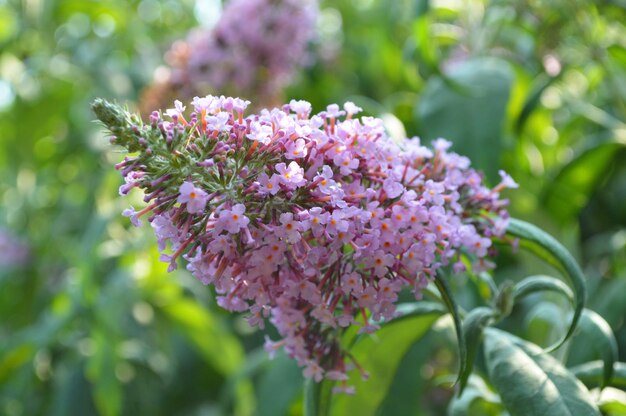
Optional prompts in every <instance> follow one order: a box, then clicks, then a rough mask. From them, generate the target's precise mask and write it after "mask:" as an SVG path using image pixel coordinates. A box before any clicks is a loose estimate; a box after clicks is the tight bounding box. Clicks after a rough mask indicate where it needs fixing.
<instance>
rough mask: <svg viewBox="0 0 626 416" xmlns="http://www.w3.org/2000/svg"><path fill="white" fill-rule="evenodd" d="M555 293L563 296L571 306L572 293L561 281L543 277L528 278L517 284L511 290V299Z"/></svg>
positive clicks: (572, 301)
mask: <svg viewBox="0 0 626 416" xmlns="http://www.w3.org/2000/svg"><path fill="white" fill-rule="evenodd" d="M545 291H551V292H557V293H560V294H562V295H563V296H565V297H566V298H567V299H568V300H569V301H570V302H571V303H572V304H573V303H574V293H572V290H571V289H570V288H569V286H567V285H566V284H565V283H563V282H562V281H560V280H558V279H556V278H554V277H552V276H545V275H536V276H529V277H526V278H524V280H522V281H521V282H519V283H517V284H516V285H515V287H514V288H513V299H514V300H516V301H517V300H518V299H522V298H524V297H526V296H528V295H530V294H532V293H536V292H545Z"/></svg>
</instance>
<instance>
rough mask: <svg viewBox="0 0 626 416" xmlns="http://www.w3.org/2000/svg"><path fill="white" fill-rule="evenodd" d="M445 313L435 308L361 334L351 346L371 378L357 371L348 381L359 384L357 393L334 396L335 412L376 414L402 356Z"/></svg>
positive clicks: (362, 415) (332, 406) (352, 352)
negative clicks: (374, 331)
mask: <svg viewBox="0 0 626 416" xmlns="http://www.w3.org/2000/svg"><path fill="white" fill-rule="evenodd" d="M441 315H442V312H441V311H438V310H433V311H429V312H426V313H425V314H423V315H418V316H414V317H411V318H408V319H403V320H399V321H397V322H395V321H390V322H389V323H387V324H386V325H384V326H382V327H381V329H380V330H378V331H377V332H376V333H375V334H372V335H368V336H365V337H360V338H359V339H358V340H357V342H355V343H354V345H353V346H352V348H351V349H350V354H351V355H352V356H353V357H354V358H355V359H356V361H357V362H358V364H359V365H360V366H361V367H362V368H363V369H365V370H366V371H367V372H368V374H369V378H368V380H363V379H362V378H361V377H360V375H359V374H358V372H353V374H352V375H351V377H350V380H349V381H348V384H350V385H353V386H355V388H356V393H355V395H353V396H348V395H345V394H340V395H336V396H334V397H333V399H332V404H331V414H333V415H335V414H336V415H360V416H367V415H374V414H376V410H377V409H378V407H379V406H380V405H381V403H382V402H383V400H384V399H385V396H386V394H387V391H388V390H389V386H390V384H391V383H392V381H393V379H394V376H395V374H396V372H397V370H398V366H399V363H400V362H401V360H402V358H403V357H404V356H405V354H406V352H407V351H408V349H409V348H410V347H411V345H413V344H414V343H415V342H419V341H420V339H421V338H422V337H423V336H424V334H425V333H426V332H427V331H428V330H429V329H430V328H431V326H432V325H433V323H434V322H435V321H436V320H437V318H439V317H440V316H441ZM416 371H418V370H417V369H416Z"/></svg>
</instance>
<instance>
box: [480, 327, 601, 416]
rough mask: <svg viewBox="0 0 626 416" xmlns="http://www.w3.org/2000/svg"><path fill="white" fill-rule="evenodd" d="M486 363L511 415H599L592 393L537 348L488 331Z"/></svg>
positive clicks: (519, 340)
mask: <svg viewBox="0 0 626 416" xmlns="http://www.w3.org/2000/svg"><path fill="white" fill-rule="evenodd" d="M484 345H485V364H486V366H487V369H488V371H489V379H490V380H491V382H492V383H493V385H494V386H495V387H496V389H497V390H498V392H499V393H500V396H501V397H502V402H503V403H504V405H505V406H506V409H507V410H508V411H509V412H510V414H511V416H518V415H519V416H552V415H563V416H566V415H571V416H578V415H588V416H593V415H600V412H599V411H598V408H597V406H596V405H595V403H594V402H593V399H592V397H591V395H590V394H589V391H588V390H587V389H586V388H585V386H584V385H583V384H582V383H581V382H579V381H578V380H577V379H576V378H575V377H574V376H573V375H572V374H571V373H569V372H568V371H567V369H565V368H564V367H563V366H562V365H561V364H560V363H559V362H558V361H557V360H556V359H554V358H553V357H551V356H550V355H548V354H546V353H545V352H544V351H543V350H542V349H541V348H539V347H538V346H536V345H533V344H530V343H528V342H525V341H523V340H521V339H519V338H517V337H514V336H512V335H509V334H507V333H505V332H502V331H499V330H497V329H493V328H490V329H488V330H487V331H485V342H484Z"/></svg>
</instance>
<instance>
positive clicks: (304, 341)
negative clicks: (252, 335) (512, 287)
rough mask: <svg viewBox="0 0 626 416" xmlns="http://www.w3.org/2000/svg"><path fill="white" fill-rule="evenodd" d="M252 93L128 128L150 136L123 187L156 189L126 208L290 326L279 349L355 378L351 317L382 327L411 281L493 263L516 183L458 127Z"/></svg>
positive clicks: (255, 314) (203, 276) (238, 297)
mask: <svg viewBox="0 0 626 416" xmlns="http://www.w3.org/2000/svg"><path fill="white" fill-rule="evenodd" d="M247 105H248V102H247V101H243V100H240V99H237V98H226V97H213V96H207V97H204V98H198V97H196V98H195V99H194V101H193V102H192V106H193V110H194V111H193V112H192V113H191V114H190V115H189V116H188V117H187V116H186V115H185V114H184V111H185V107H184V106H183V105H182V103H180V102H177V103H176V107H175V108H173V109H171V110H168V111H167V115H168V116H169V117H170V118H171V121H166V120H163V119H162V118H161V115H160V114H158V113H156V112H155V113H153V115H152V117H151V126H150V127H148V126H140V127H138V126H133V127H132V128H130V130H129V131H131V133H132V132H134V133H132V134H135V135H138V136H141V137H140V138H138V139H136V140H135V139H133V140H134V141H133V142H132V143H134V144H133V145H131V146H127V147H129V149H134V148H133V147H132V146H136V149H143V150H141V151H140V152H139V156H137V157H134V158H130V157H127V158H126V159H125V160H124V161H123V162H122V163H120V164H119V165H118V168H119V169H120V170H122V172H123V174H124V175H125V178H126V184H125V185H123V186H122V189H121V191H122V193H126V192H128V190H129V189H130V188H132V187H134V186H139V187H143V188H144V190H145V192H146V194H147V195H146V198H145V200H146V202H152V203H151V205H149V206H148V207H147V208H146V209H144V210H143V211H140V212H135V211H134V210H128V211H127V212H126V215H128V216H130V217H131V219H132V220H133V222H134V223H136V224H138V221H139V217H140V216H142V215H144V214H146V213H151V215H152V216H151V217H150V222H151V224H152V227H153V228H154V230H155V233H156V236H157V239H158V243H159V248H160V249H161V251H162V253H163V255H162V259H163V260H165V261H167V262H169V263H170V270H173V269H175V268H176V264H177V263H176V262H177V258H178V257H180V256H181V255H182V256H183V257H184V258H185V259H186V260H187V261H188V265H187V268H188V270H190V271H191V272H192V273H193V275H194V276H196V277H197V278H198V279H199V280H200V281H201V282H202V283H204V284H212V285H214V286H215V288H216V291H217V293H218V294H219V297H218V299H217V302H218V303H219V305H220V306H222V307H223V308H225V309H228V310H231V311H238V312H247V313H248V316H249V317H248V321H249V323H250V324H251V325H256V326H258V327H260V328H263V327H264V324H265V321H266V318H267V319H269V321H270V322H271V323H272V324H273V325H274V326H275V327H276V328H277V329H278V332H279V333H280V335H281V336H282V339H280V340H278V341H276V342H272V341H269V340H268V342H267V344H266V347H267V348H268V349H269V350H270V351H273V350H276V349H277V348H280V347H282V348H284V349H285V351H286V352H287V353H288V354H289V355H290V356H292V357H294V358H295V359H296V360H297V361H298V363H299V364H300V365H301V366H303V367H304V374H305V376H306V377H310V378H314V379H315V380H317V381H319V380H321V379H322V378H323V377H326V378H329V379H334V380H342V381H345V380H346V379H347V375H346V372H347V371H348V370H349V369H350V368H351V366H352V365H353V364H356V363H351V362H350V358H349V355H347V354H346V352H345V351H344V350H343V349H342V347H341V346H340V343H339V342H338V339H339V335H340V334H341V331H342V329H344V328H346V327H349V326H352V325H357V326H359V327H360V331H361V332H366V333H371V332H373V331H376V329H377V328H378V326H377V324H376V322H378V321H380V320H381V319H384V320H388V319H392V318H393V317H394V314H395V310H396V308H395V305H394V302H395V301H396V300H397V299H398V294H399V292H400V290H402V289H403V288H405V287H408V288H410V290H412V291H413V293H414V294H415V297H416V298H418V299H419V298H420V296H421V290H422V289H423V288H424V287H425V286H426V285H427V284H428V282H429V281H430V280H432V279H433V277H434V275H435V273H437V270H438V269H439V268H441V267H444V266H447V265H450V266H451V267H453V268H454V269H455V270H457V271H460V270H462V269H464V267H465V264H467V263H468V261H465V262H464V261H463V260H464V259H470V260H469V262H472V263H473V267H474V270H478V269H485V268H489V267H491V263H490V262H489V261H488V260H487V258H486V257H487V256H488V254H489V252H490V248H491V244H492V240H491V238H492V237H493V236H502V235H503V233H504V230H505V228H506V225H507V218H508V215H507V212H506V211H505V210H504V206H505V205H506V201H505V200H502V199H500V198H499V192H500V191H501V190H502V189H503V188H505V187H515V186H516V184H515V183H514V182H513V181H512V179H511V178H510V177H508V176H507V175H506V174H504V173H502V177H503V180H502V182H501V183H500V184H499V185H497V186H496V187H495V188H494V189H489V188H487V187H485V185H484V184H483V181H482V176H481V175H480V174H479V173H477V172H476V171H474V170H473V169H472V168H471V167H470V161H469V160H468V159H467V158H465V157H462V156H459V155H457V154H455V153H451V152H449V151H448V150H449V147H450V143H449V142H447V141H445V140H443V139H439V140H436V141H435V142H434V144H433V148H432V149H431V148H428V147H425V146H423V145H422V144H421V143H420V141H419V139H417V138H414V139H407V140H404V141H403V142H401V143H398V142H396V141H393V140H391V139H390V138H389V137H388V136H387V135H386V133H385V130H384V128H383V125H382V121H381V120H380V119H378V118H373V117H362V118H355V117H354V116H355V114H357V113H358V112H360V111H361V109H360V108H358V107H357V106H355V105H354V104H353V103H349V102H348V103H346V104H345V105H344V106H343V108H340V107H339V106H338V105H329V106H328V107H327V109H326V111H323V112H321V113H319V114H316V115H311V105H310V104H309V103H308V102H305V101H294V100H292V101H291V102H290V103H289V104H288V105H285V106H283V107H282V108H275V109H272V110H262V111H261V112H260V113H259V114H255V115H250V116H248V117H245V118H244V114H243V112H244V110H245V108H246V106H247ZM187 119H188V120H189V121H187ZM133 137H135V136H133ZM146 138H147V139H146ZM142 141H143V142H142ZM168 163H169V165H168ZM174 169H178V170H177V171H174ZM168 245H170V246H171V249H168V248H167V246H168Z"/></svg>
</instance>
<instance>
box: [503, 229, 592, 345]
mask: <svg viewBox="0 0 626 416" xmlns="http://www.w3.org/2000/svg"><path fill="white" fill-rule="evenodd" d="M507 234H508V235H510V236H513V237H515V238H519V240H520V246H521V247H523V248H525V249H527V250H529V251H530V252H532V253H534V254H536V255H537V256H539V257H540V258H542V259H543V260H545V261H546V262H548V263H549V264H550V265H552V266H554V267H555V268H556V269H557V270H559V271H560V272H561V273H562V274H563V275H564V276H565V277H566V278H567V279H568V280H569V282H570V283H571V285H572V288H573V289H574V299H575V301H574V314H573V316H572V321H571V323H570V326H569V329H568V330H567V333H566V334H565V336H564V337H563V338H562V339H561V341H559V342H558V343H557V344H555V345H554V346H553V347H552V348H551V349H556V348H558V347H560V346H561V345H562V344H563V343H564V342H565V341H567V340H568V339H569V338H570V337H571V336H572V335H573V333H574V330H575V329H576V325H577V324H578V321H579V319H580V316H581V314H582V311H583V308H584V307H585V298H586V296H587V286H586V284H585V276H584V275H583V272H582V270H581V269H580V267H579V266H578V263H577V262H576V260H574V258H573V257H572V255H571V254H570V253H569V252H568V251H567V249H566V248H565V247H563V245H561V243H559V242H558V241H557V240H556V239H555V238H554V237H552V236H551V235H549V234H547V233H546V232H545V231H543V230H541V229H539V228H538V227H536V226H534V225H532V224H529V223H527V222H525V221H521V220H518V219H515V218H511V219H510V222H509V226H508V228H507Z"/></svg>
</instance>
